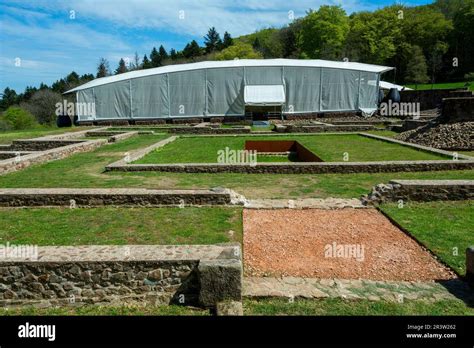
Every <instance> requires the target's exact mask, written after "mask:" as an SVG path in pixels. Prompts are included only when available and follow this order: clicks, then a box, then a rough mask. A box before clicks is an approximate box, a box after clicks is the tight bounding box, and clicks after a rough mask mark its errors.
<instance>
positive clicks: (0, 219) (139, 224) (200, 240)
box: [0, 207, 242, 245]
mask: <svg viewBox="0 0 474 348" xmlns="http://www.w3.org/2000/svg"><path fill="white" fill-rule="evenodd" d="M0 226H2V228H1V229H0V243H6V242H10V243H13V244H37V245H92V244H100V245H102V244H216V243H225V242H234V241H236V242H241V241H242V209H240V208H226V207H212V208H211V207H186V208H183V209H180V208H177V207H176V208H171V207H166V208H112V207H101V208H83V209H81V208H78V209H69V208H28V209H22V208H18V209H16V208H0ZM230 230H232V231H234V232H233V233H232V235H231V234H230V233H229V231H230Z"/></svg>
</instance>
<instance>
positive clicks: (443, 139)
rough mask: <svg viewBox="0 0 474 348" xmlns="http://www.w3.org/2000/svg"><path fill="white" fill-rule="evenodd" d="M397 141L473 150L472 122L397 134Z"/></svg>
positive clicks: (473, 123)
mask: <svg viewBox="0 0 474 348" xmlns="http://www.w3.org/2000/svg"><path fill="white" fill-rule="evenodd" d="M395 138H396V139H398V140H402V141H407V142H410V143H414V144H419V145H425V146H430V147H434V148H437V149H445V150H474V122H459V123H451V124H438V125H436V126H433V125H430V124H428V125H426V126H422V127H419V128H416V129H412V130H409V131H406V132H403V133H400V134H398V135H397V136H396V137H395Z"/></svg>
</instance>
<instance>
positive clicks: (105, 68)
mask: <svg viewBox="0 0 474 348" xmlns="http://www.w3.org/2000/svg"><path fill="white" fill-rule="evenodd" d="M109 75H110V66H109V62H108V60H107V59H105V58H100V61H99V64H98V65H97V75H96V76H97V77H106V76H109ZM40 89H41V87H40Z"/></svg>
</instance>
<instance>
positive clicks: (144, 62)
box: [142, 54, 153, 69]
mask: <svg viewBox="0 0 474 348" xmlns="http://www.w3.org/2000/svg"><path fill="white" fill-rule="evenodd" d="M150 68H153V66H152V65H151V62H150V60H149V59H148V57H147V56H146V54H145V55H144V56H143V60H142V69H150Z"/></svg>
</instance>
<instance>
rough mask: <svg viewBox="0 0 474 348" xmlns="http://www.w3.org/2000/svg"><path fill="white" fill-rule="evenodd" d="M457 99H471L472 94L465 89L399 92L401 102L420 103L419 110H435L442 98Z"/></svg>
mask: <svg viewBox="0 0 474 348" xmlns="http://www.w3.org/2000/svg"><path fill="white" fill-rule="evenodd" d="M458 97H472V92H470V91H468V90H467V89H431V90H418V91H415V90H412V91H409V90H405V91H401V92H400V101H401V102H403V103H420V110H429V109H434V108H437V107H438V106H440V105H441V103H442V100H443V99H444V98H458Z"/></svg>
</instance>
